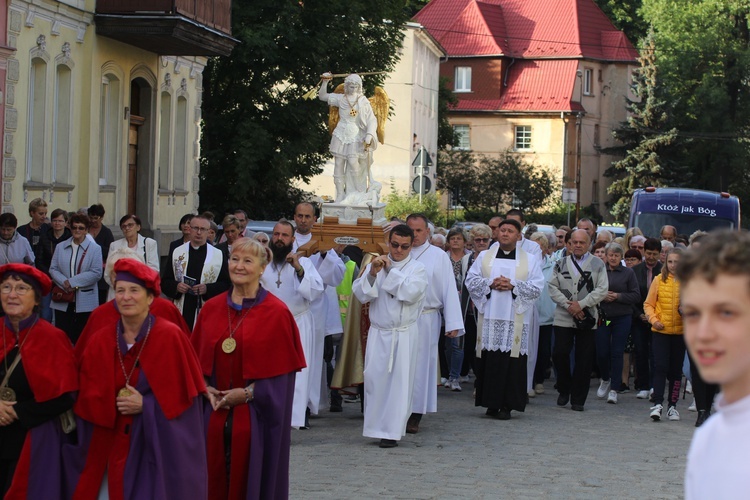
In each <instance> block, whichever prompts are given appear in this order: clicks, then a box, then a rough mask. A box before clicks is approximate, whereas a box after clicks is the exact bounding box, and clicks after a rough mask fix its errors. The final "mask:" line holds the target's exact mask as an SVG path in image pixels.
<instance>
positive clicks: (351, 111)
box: [349, 108, 357, 116]
mask: <svg viewBox="0 0 750 500" xmlns="http://www.w3.org/2000/svg"><path fill="white" fill-rule="evenodd" d="M349 115H351V116H357V110H356V109H354V108H352V109H350V110H349Z"/></svg>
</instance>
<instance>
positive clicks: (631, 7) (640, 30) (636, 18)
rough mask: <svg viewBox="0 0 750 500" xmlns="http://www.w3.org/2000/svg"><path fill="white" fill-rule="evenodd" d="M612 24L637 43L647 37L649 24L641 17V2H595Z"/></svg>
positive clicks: (605, 0) (618, 0) (612, 0)
mask: <svg viewBox="0 0 750 500" xmlns="http://www.w3.org/2000/svg"><path fill="white" fill-rule="evenodd" d="M595 1H596V4H597V5H598V6H599V8H600V9H602V11H604V13H605V14H606V15H607V17H608V18H609V20H610V21H612V24H614V25H615V27H616V28H617V29H619V30H622V31H623V32H624V33H625V35H626V36H627V37H628V39H629V40H630V41H631V42H633V43H636V42H637V41H638V40H640V39H641V38H643V37H645V36H646V33H647V31H648V23H647V22H646V20H645V19H643V16H642V15H641V12H640V8H641V0H595Z"/></svg>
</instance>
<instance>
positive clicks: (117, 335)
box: [115, 317, 153, 398]
mask: <svg viewBox="0 0 750 500" xmlns="http://www.w3.org/2000/svg"><path fill="white" fill-rule="evenodd" d="M121 324H122V322H121V321H118V322H117V328H116V330H115V345H116V346H117V359H119V360H120V368H122V374H123V376H124V377H125V387H123V388H122V389H120V390H119V391H117V397H118V398H126V397H128V396H132V395H133V392H132V391H131V390H130V389H128V387H127V386H129V385H130V377H131V376H132V375H133V372H134V371H135V367H136V366H138V360H139V359H141V353H142V352H143V349H145V348H146V341H147V340H148V335H149V334H150V333H151V326H152V325H153V323H152V321H151V318H150V317H149V319H148V330H146V336H145V337H144V338H143V343H142V344H141V348H140V349H139V350H138V355H137V356H136V357H135V363H133V367H132V368H130V373H127V371H126V370H125V362H124V361H123V359H122V351H121V350H120V336H121V335H122V329H121V327H120V325H121Z"/></svg>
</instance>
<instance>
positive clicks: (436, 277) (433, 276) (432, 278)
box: [409, 242, 464, 335]
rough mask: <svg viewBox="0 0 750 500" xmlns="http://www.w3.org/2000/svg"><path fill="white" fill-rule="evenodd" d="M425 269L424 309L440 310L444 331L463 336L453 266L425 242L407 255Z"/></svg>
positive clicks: (446, 257) (436, 248)
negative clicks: (455, 332)
mask: <svg viewBox="0 0 750 500" xmlns="http://www.w3.org/2000/svg"><path fill="white" fill-rule="evenodd" d="M409 256H410V257H411V258H412V259H414V260H416V261H417V262H420V263H422V264H423V265H424V267H425V273H426V276H427V283H428V284H429V286H428V287H427V294H426V296H425V299H424V309H425V310H427V309H442V310H443V316H444V318H445V331H446V332H450V331H453V330H458V331H459V335H463V330H464V321H463V317H462V315H461V303H460V301H459V299H458V290H456V279H455V277H454V276H453V266H452V265H451V261H450V257H448V254H447V253H445V251H443V250H441V249H439V248H438V247H436V246H434V245H431V244H430V243H429V242H425V243H424V244H422V245H421V246H419V247H413V248H412V249H411V253H410V255H409Z"/></svg>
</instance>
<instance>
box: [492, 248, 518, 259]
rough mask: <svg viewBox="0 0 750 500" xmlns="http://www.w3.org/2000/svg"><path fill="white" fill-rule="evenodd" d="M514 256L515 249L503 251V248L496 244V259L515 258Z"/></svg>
mask: <svg viewBox="0 0 750 500" xmlns="http://www.w3.org/2000/svg"><path fill="white" fill-rule="evenodd" d="M515 257H516V249H515V248H514V249H513V250H508V251H505V250H503V247H501V246H500V245H498V246H497V253H496V254H495V258H497V259H511V258H513V259H515Z"/></svg>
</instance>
